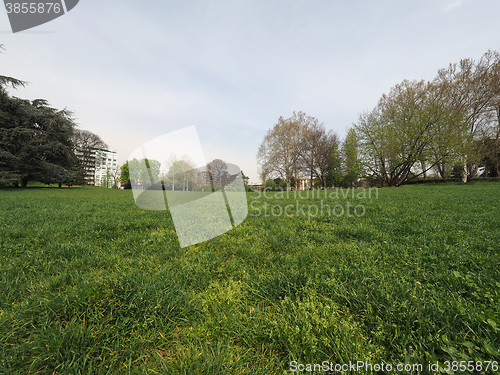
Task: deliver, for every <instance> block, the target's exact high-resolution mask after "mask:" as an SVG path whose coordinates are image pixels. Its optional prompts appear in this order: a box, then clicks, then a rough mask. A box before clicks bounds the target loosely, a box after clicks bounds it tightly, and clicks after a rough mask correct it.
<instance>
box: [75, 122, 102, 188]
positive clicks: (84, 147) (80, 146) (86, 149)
mask: <svg viewBox="0 0 500 375" xmlns="http://www.w3.org/2000/svg"><path fill="white" fill-rule="evenodd" d="M73 143H74V144H75V147H76V148H77V150H78V152H79V154H80V157H79V162H80V181H79V182H80V183H81V184H82V185H83V184H85V183H86V179H85V177H88V176H89V175H91V176H90V177H91V178H93V171H94V168H95V166H96V165H99V164H101V160H96V158H98V157H99V156H98V155H99V153H96V148H105V147H108V145H107V144H106V143H105V142H104V141H103V140H102V139H101V137H100V136H98V135H97V134H94V133H92V132H90V131H88V130H81V129H75V130H74V133H73Z"/></svg>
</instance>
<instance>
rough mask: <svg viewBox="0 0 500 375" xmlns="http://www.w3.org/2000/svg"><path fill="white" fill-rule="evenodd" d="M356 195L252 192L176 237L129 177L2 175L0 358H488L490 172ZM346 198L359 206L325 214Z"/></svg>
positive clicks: (497, 263) (97, 362) (245, 367)
mask: <svg viewBox="0 0 500 375" xmlns="http://www.w3.org/2000/svg"><path fill="white" fill-rule="evenodd" d="M360 192H361V190H355V192H354V193H355V195H354V197H353V196H352V194H349V196H348V197H345V198H344V197H342V195H340V196H339V197H338V198H335V197H333V196H330V197H328V196H327V197H326V198H325V197H324V196H321V197H318V196H316V195H315V196H314V197H312V196H309V197H308V198H306V197H305V195H304V194H305V193H304V192H303V193H302V195H301V196H298V197H297V199H295V198H294V197H293V194H292V193H291V194H290V196H289V197H288V198H287V197H286V196H284V194H281V193H268V194H267V197H264V196H260V197H259V196H258V194H256V193H251V194H249V195H248V199H249V203H250V208H249V216H248V218H247V219H246V220H245V221H244V222H243V224H241V225H240V226H238V227H237V228H236V229H234V230H232V231H230V232H228V233H226V234H224V235H222V236H220V237H217V238H214V239H212V240H209V241H207V242H204V243H200V244H197V245H194V246H191V247H187V248H184V249H180V248H179V244H178V241H177V237H176V234H175V231H174V227H173V223H172V220H171V218H170V215H169V213H168V212H166V211H146V210H141V209H139V208H137V207H136V206H135V205H134V203H133V198H132V193H131V191H123V190H111V189H103V188H71V189H67V188H63V189H56V188H48V189H37V188H33V189H30V188H28V189H25V190H21V189H19V190H16V189H7V190H0V338H1V340H0V373H1V374H4V373H5V374H35V373H36V374H122V373H125V374H127V373H131V374H198V373H206V374H282V373H291V371H288V369H289V363H290V362H291V361H297V362H299V363H303V364H306V363H321V362H323V361H326V360H329V361H332V362H333V363H335V364H342V363H348V362H349V361H357V360H363V361H369V362H371V363H373V364H375V363H381V362H385V363H390V364H394V365H395V364H398V363H412V364H416V363H422V364H426V365H427V364H428V362H429V361H431V362H433V363H435V362H436V361H439V362H440V363H441V364H442V366H443V364H444V362H445V361H462V360H465V361H469V360H473V361H486V360H499V358H500V353H499V349H500V245H499V243H500V199H499V198H500V184H499V183H493V182H492V183H473V184H468V185H458V184H456V185H455V184H446V185H444V184H443V185H439V186H437V185H436V186H429V185H418V186H417V185H414V186H404V187H400V188H384V189H380V190H379V191H378V197H377V196H375V193H374V192H372V197H371V199H367V198H366V199H365V198H363V197H357V194H359V193H360ZM331 193H332V192H331V191H329V192H327V193H326V194H331ZM349 193H352V192H351V191H349ZM321 194H325V192H322V193H321ZM321 202H323V205H324V210H323V215H320V214H318V215H311V216H310V217H308V215H307V213H308V212H311V214H313V213H314V212H315V209H314V207H319V208H320V207H321V206H320V205H321ZM297 204H298V206H297ZM347 204H349V205H351V209H352V207H353V206H356V205H359V206H358V211H357V213H358V214H360V213H362V212H363V211H361V208H360V207H361V206H362V208H363V209H364V212H365V214H364V215H360V216H359V217H358V216H356V215H352V217H349V216H347V215H343V216H335V215H334V214H333V213H332V214H330V215H328V212H326V208H325V206H326V205H328V206H330V208H332V209H333V207H334V206H336V205H339V207H340V206H341V207H343V208H344V209H346V205H347ZM301 207H302V208H301ZM309 207H310V208H309ZM339 207H337V211H336V212H337V213H339V212H340V208H339ZM285 208H286V210H285ZM265 209H267V211H265ZM297 209H298V212H297ZM280 210H282V211H284V212H286V213H287V214H288V216H286V215H281V216H273V215H272V213H273V212H274V213H275V214H277V213H279V212H280ZM308 210H310V211H308ZM266 213H267V216H266ZM443 371H444V370H443ZM441 372H442V371H441ZM359 373H363V371H361V372H359ZM457 373H458V372H457ZM489 373H492V372H491V371H490V372H489Z"/></svg>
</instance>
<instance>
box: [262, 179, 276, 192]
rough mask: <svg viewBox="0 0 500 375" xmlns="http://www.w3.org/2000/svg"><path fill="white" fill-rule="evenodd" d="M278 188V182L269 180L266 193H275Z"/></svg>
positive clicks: (265, 188)
mask: <svg viewBox="0 0 500 375" xmlns="http://www.w3.org/2000/svg"><path fill="white" fill-rule="evenodd" d="M276 188H277V185H276V182H275V181H274V180H267V181H266V185H265V187H264V190H265V191H275V190H276Z"/></svg>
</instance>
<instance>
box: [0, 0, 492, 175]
mask: <svg viewBox="0 0 500 375" xmlns="http://www.w3.org/2000/svg"><path fill="white" fill-rule="evenodd" d="M498 14H500V1H498V0H458V1H456V0H423V1H414V0H413V1H410V0H366V1H361V0H359V1H348V0H343V1H340V0H308V1H305V0H265V1H261V0H238V1H234V0H233V1H229V0H228V1H217V0H213V1H207V0H202V1H197V0H193V1H186V0H184V1H180V0H161V1H160V0H150V1H147V2H145V1H144V2H143V1H129V0H120V1H116V0H108V1H97V0H80V2H79V3H78V5H77V6H76V7H75V8H74V9H72V10H71V11H70V12H68V13H67V14H65V15H64V16H61V17H59V18H57V19H55V20H53V21H51V22H49V23H46V24H43V25H41V26H38V27H36V28H33V29H30V30H26V31H23V32H18V33H12V30H11V28H10V25H9V20H8V17H7V12H6V10H5V9H3V8H2V9H0V44H3V46H4V48H5V50H4V51H3V52H2V53H1V54H0V75H6V76H11V77H15V78H18V79H21V80H24V81H27V82H29V85H28V86H27V87H25V88H19V89H17V90H10V93H11V94H12V95H14V96H18V97H21V98H26V99H36V98H44V99H46V100H48V101H49V103H50V104H51V105H52V106H54V107H56V108H60V109H62V108H67V109H69V110H71V111H73V112H74V116H75V119H76V122H77V124H78V127H79V128H80V129H85V130H90V131H92V132H94V133H96V134H98V135H100V136H101V138H103V140H104V141H105V142H106V143H107V144H108V145H109V147H110V148H111V149H114V150H116V151H117V152H118V160H119V163H120V164H123V163H124V162H125V161H126V160H127V159H128V157H129V155H130V154H131V153H132V152H133V151H134V150H135V149H137V148H138V147H141V145H143V144H145V143H147V142H148V141H151V140H153V139H156V138H157V137H161V136H164V135H165V134H168V133H170V132H173V131H176V130H179V129H182V128H186V127H189V126H193V125H194V126H195V127H196V129H197V132H198V135H199V139H200V142H201V145H202V148H203V152H204V154H205V159H206V160H212V159H214V158H220V159H223V160H225V161H226V162H228V163H232V164H236V165H238V166H240V168H241V169H242V170H243V172H244V173H245V174H246V175H248V176H249V177H250V182H260V178H259V173H258V166H257V158H256V155H257V150H258V148H259V145H260V143H261V142H262V140H263V138H264V136H265V134H266V132H267V131H268V129H270V128H271V127H272V126H273V125H274V124H275V123H276V122H277V120H278V118H279V117H280V116H283V117H285V118H286V117H290V116H292V114H293V112H294V111H303V112H305V113H306V114H307V115H309V116H313V117H315V118H317V119H318V120H319V121H320V122H322V123H324V125H325V128H327V129H333V130H334V131H335V132H337V134H338V135H339V136H340V137H341V138H343V137H345V134H346V133H347V129H348V128H349V127H350V126H352V124H353V123H355V122H356V121H357V119H358V116H359V114H360V113H361V112H363V111H365V110H369V109H371V108H373V107H374V106H375V105H376V104H377V101H378V99H379V98H380V96H381V95H382V94H383V93H387V92H388V91H389V90H390V88H391V87H392V86H394V85H396V84H397V83H400V82H401V81H403V80H404V79H409V80H414V79H417V80H420V79H424V80H432V79H433V78H434V77H435V75H436V73H437V71H438V69H440V68H444V67H446V66H448V64H449V63H454V62H459V61H460V59H463V58H473V59H479V58H480V57H481V55H482V54H484V53H485V52H486V51H487V50H489V49H491V50H497V51H500V22H498ZM188 151H189V150H188ZM187 153H188V152H187Z"/></svg>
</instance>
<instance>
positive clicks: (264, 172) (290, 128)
mask: <svg viewBox="0 0 500 375" xmlns="http://www.w3.org/2000/svg"><path fill="white" fill-rule="evenodd" d="M316 122H317V120H316V119H314V118H313V117H310V116H307V115H306V114H305V113H303V112H298V113H296V112H294V113H293V115H292V116H291V117H290V118H287V119H285V118H283V117H280V118H279V119H278V122H277V123H276V124H275V125H274V127H273V128H272V129H270V130H269V131H268V132H267V134H266V136H265V137H264V140H263V141H262V143H261V145H260V147H259V151H258V153H257V160H258V163H259V165H260V170H261V176H262V177H264V178H269V177H280V178H281V179H283V180H284V181H285V182H286V185H287V190H290V189H291V185H292V182H293V181H297V180H298V177H299V175H300V174H301V172H303V169H304V163H303V160H301V154H302V151H303V149H304V131H305V129H306V126H307V124H308V123H316Z"/></svg>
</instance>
